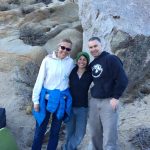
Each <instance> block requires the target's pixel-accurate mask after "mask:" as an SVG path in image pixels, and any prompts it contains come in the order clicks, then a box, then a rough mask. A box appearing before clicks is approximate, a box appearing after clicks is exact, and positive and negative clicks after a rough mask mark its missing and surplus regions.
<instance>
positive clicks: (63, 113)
mask: <svg viewBox="0 0 150 150" xmlns="http://www.w3.org/2000/svg"><path fill="white" fill-rule="evenodd" d="M46 94H49V98H48V102H47V105H46V100H45V95H46ZM39 105H40V111H39V112H36V111H34V110H33V115H34V117H35V119H36V121H37V122H38V124H39V125H41V124H42V122H43V120H44V118H45V116H46V110H47V111H49V112H51V113H54V112H56V116H57V118H58V119H63V120H65V121H67V120H68V119H69V117H70V115H71V107H72V97H71V95H70V92H69V89H66V90H64V91H60V90H58V89H55V90H48V89H46V88H44V87H43V88H42V90H41V93H40V100H39Z"/></svg>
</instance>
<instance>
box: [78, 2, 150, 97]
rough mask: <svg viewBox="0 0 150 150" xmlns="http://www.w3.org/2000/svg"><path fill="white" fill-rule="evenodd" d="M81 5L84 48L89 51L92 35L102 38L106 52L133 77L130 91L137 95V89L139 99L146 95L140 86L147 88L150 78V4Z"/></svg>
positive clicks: (80, 14)
mask: <svg viewBox="0 0 150 150" xmlns="http://www.w3.org/2000/svg"><path fill="white" fill-rule="evenodd" d="M78 4H79V16H80V19H81V22H82V27H83V31H84V32H83V39H84V40H83V49H87V41H88V39H89V38H90V37H91V36H98V37H100V38H101V41H102V46H103V50H106V51H109V52H112V53H114V54H116V55H118V56H119V57H120V58H121V59H122V60H123V62H124V64H125V65H124V67H125V70H126V72H127V75H128V77H129V86H128V90H127V91H128V92H129V91H130V93H133V90H134V95H136V96H135V98H136V97H138V96H139V95H140V96H142V95H143V96H144V95H145V93H144V94H143V93H141V89H140V86H139V85H141V84H142V85H143V86H144V85H145V81H146V80H148V79H149V78H150V77H149V69H148V68H149V67H148V66H149V63H150V57H149V56H150V44H149V40H150V38H149V36H150V26H149V24H150V20H149V19H148V18H149V17H150V14H149V13H148V12H149V11H150V8H149V7H148V6H149V5H150V2H149V1H147V0H144V1H142V2H140V1H138V0H132V1H129V0H128V1H126V2H122V1H113V2H112V1H110V0H109V1H107V2H106V1H103V0H102V1H98V0H96V1H93V2H91V1H90V0H87V1H86V0H83V1H81V0H79V1H78ZM110 4H111V5H110ZM108 8H109V9H108ZM137 16H138V17H137ZM139 18H140V19H139ZM145 22H146V24H145ZM131 89H132V90H131ZM135 91H136V92H135ZM142 91H143V90H142ZM147 91H148V90H147ZM148 94H149V93H148ZM133 99H134V98H133Z"/></svg>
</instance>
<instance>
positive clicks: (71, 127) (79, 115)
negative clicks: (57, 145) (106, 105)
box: [63, 107, 88, 150]
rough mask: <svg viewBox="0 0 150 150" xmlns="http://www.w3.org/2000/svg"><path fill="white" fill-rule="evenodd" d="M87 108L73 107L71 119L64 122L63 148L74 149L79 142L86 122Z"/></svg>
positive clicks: (84, 130) (83, 133) (65, 149)
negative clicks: (64, 139)
mask: <svg viewBox="0 0 150 150" xmlns="http://www.w3.org/2000/svg"><path fill="white" fill-rule="evenodd" d="M87 114H88V108H85V107H80V108H73V114H72V117H71V120H70V121H69V122H67V124H66V131H67V135H66V143H65V145H64V146H63V150H76V149H77V146H78V145H79V144H80V143H81V141H82V139H83V137H84V135H85V132H86V124H87Z"/></svg>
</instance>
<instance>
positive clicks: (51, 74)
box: [32, 39, 74, 150]
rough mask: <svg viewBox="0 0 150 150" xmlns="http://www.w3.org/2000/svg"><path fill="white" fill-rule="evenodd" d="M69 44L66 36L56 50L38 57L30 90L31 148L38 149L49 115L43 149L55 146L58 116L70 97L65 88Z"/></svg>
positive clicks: (62, 114) (66, 109)
mask: <svg viewBox="0 0 150 150" xmlns="http://www.w3.org/2000/svg"><path fill="white" fill-rule="evenodd" d="M71 46H72V42H71V41H70V40H69V39H64V40H61V42H60V43H59V45H58V50H57V51H55V52H53V54H51V55H48V56H46V57H45V58H44V59H43V61H42V64H41V67H40V70H39V74H38V77H37V80H36V83H35V86H34V88H33V94H32V101H33V104H34V105H33V106H34V109H33V114H34V117H35V119H36V129H35V135H34V140H33V145H32V150H41V147H42V141H43V138H44V134H45V131H46V127H47V124H48V122H49V118H50V115H52V122H51V130H50V136H49V141H48V146H47V150H56V148H57V144H58V138H59V131H60V127H61V123H62V120H63V119H64V117H65V116H67V115H69V113H70V110H71V102H72V99H71V96H70V92H69V90H68V86H69V83H68V82H69V74H70V72H71V70H72V68H73V67H74V63H73V60H72V59H71V58H70V56H69V55H70V51H71Z"/></svg>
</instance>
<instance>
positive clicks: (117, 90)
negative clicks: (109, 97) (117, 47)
mask: <svg viewBox="0 0 150 150" xmlns="http://www.w3.org/2000/svg"><path fill="white" fill-rule="evenodd" d="M109 63H110V64H109V65H110V67H111V68H110V69H111V72H112V77H113V81H114V82H113V83H114V86H113V98H115V99H119V97H120V96H121V95H122V94H123V92H124V90H125V89H126V87H127V84H128V78H127V75H126V73H125V71H124V69H123V63H122V62H121V60H120V59H119V58H118V57H117V56H115V55H110V57H109Z"/></svg>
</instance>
